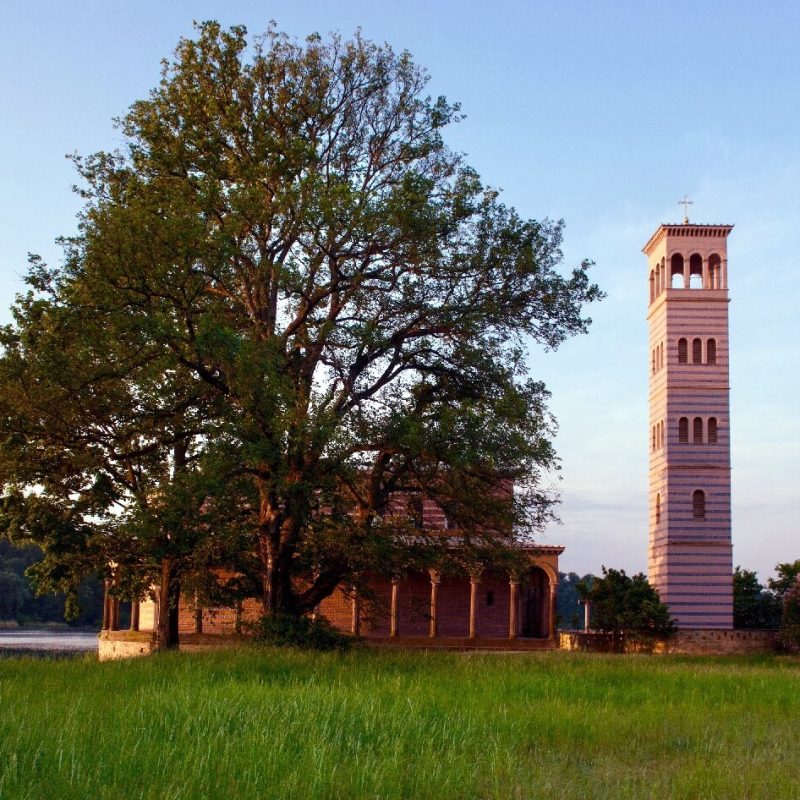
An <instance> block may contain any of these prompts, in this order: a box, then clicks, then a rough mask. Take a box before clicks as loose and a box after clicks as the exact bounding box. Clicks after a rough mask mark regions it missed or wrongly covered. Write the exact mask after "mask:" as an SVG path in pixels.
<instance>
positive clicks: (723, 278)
mask: <svg viewBox="0 0 800 800" xmlns="http://www.w3.org/2000/svg"><path fill="white" fill-rule="evenodd" d="M720 273H721V274H720V282H721V285H720V286H718V287H717V288H719V289H727V288H728V259H727V258H723V259H722V263H721V264H720Z"/></svg>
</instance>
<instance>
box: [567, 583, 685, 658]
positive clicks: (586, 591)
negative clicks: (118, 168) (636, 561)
mask: <svg viewBox="0 0 800 800" xmlns="http://www.w3.org/2000/svg"><path fill="white" fill-rule="evenodd" d="M579 591H580V593H581V595H582V596H583V597H584V599H586V600H588V601H589V602H590V603H591V618H592V626H593V627H594V628H597V629H599V630H601V631H606V632H609V633H611V634H612V637H613V641H612V645H613V649H618V648H619V647H620V646H621V645H622V638H621V635H622V634H624V635H625V636H626V637H627V638H628V639H631V640H653V639H657V638H663V637H668V636H671V635H672V634H674V633H675V631H676V630H677V626H676V625H675V622H674V621H673V620H672V618H671V617H670V613H669V608H668V607H667V606H666V605H665V604H664V603H662V602H661V599H660V598H659V596H658V592H657V591H656V590H655V589H654V588H653V587H652V586H651V585H650V584H649V583H648V581H647V578H646V577H645V576H644V574H642V573H638V574H636V575H633V576H632V577H631V576H629V575H626V574H625V570H624V569H620V570H617V569H606V568H605V567H603V575H602V577H597V576H595V577H594V580H593V581H592V583H591V586H587V585H586V584H580V585H579Z"/></svg>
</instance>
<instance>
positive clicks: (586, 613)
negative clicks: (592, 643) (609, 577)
mask: <svg viewBox="0 0 800 800" xmlns="http://www.w3.org/2000/svg"><path fill="white" fill-rule="evenodd" d="M591 618H592V604H591V603H590V602H589V601H588V600H584V601H583V630H584V632H585V633H589V631H590V630H591Z"/></svg>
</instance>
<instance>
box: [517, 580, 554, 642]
mask: <svg viewBox="0 0 800 800" xmlns="http://www.w3.org/2000/svg"><path fill="white" fill-rule="evenodd" d="M521 594H522V597H521V598H520V600H521V604H522V636H524V637H526V638H530V639H547V638H548V637H549V636H550V577H549V576H548V574H547V573H546V572H545V571H544V570H543V569H542V568H541V567H531V568H530V570H529V571H528V573H527V580H526V582H525V585H524V586H523V587H522V593H521Z"/></svg>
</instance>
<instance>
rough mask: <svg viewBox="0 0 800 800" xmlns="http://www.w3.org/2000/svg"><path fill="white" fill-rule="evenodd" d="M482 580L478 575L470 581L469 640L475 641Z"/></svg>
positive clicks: (473, 576)
mask: <svg viewBox="0 0 800 800" xmlns="http://www.w3.org/2000/svg"><path fill="white" fill-rule="evenodd" d="M480 583H481V579H480V578H479V577H478V576H477V575H472V576H470V579H469V638H470V639H474V638H475V637H476V636H477V630H478V624H477V623H478V586H480Z"/></svg>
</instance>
